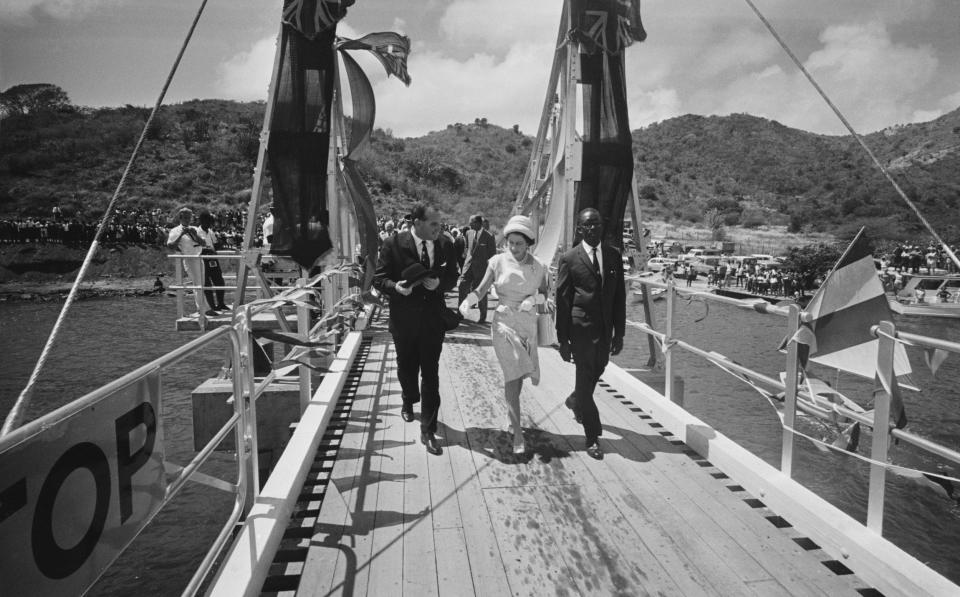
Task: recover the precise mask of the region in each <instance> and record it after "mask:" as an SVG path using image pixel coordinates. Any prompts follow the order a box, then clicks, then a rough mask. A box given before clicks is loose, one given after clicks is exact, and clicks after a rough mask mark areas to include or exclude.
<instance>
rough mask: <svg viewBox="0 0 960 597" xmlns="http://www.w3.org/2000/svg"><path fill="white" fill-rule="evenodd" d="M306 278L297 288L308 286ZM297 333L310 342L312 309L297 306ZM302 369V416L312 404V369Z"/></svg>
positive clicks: (301, 280) (298, 282)
mask: <svg viewBox="0 0 960 597" xmlns="http://www.w3.org/2000/svg"><path fill="white" fill-rule="evenodd" d="M306 283H307V280H306V279H305V278H298V279H297V288H303V287H305V286H306ZM297 332H298V333H299V336H300V339H301V340H305V341H306V340H310V309H309V308H307V307H305V306H300V305H298V306H297ZM299 369H300V414H303V411H305V410H306V409H307V405H308V404H310V393H311V392H310V368H309V367H304V366H303V365H301V366H300V367H299Z"/></svg>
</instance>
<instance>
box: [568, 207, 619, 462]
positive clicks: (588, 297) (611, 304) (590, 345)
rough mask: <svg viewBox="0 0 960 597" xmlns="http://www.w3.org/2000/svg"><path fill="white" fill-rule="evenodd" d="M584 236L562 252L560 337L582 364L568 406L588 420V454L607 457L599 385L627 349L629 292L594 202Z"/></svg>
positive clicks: (585, 215)
mask: <svg viewBox="0 0 960 597" xmlns="http://www.w3.org/2000/svg"><path fill="white" fill-rule="evenodd" d="M577 232H578V235H579V237H580V238H581V239H582V240H581V242H579V243H577V244H576V245H575V246H574V247H573V248H572V249H570V250H569V251H567V252H566V253H564V254H563V255H562V256H561V257H560V263H559V265H558V268H557V340H558V341H559V342H560V356H561V358H563V360H564V361H567V362H569V361H570V358H571V357H573V361H574V364H575V365H576V368H577V373H576V382H575V383H576V385H575V388H574V391H573V393H572V394H570V396H569V397H568V398H567V402H566V404H567V407H568V408H570V409H571V410H572V411H573V414H574V416H575V417H576V419H577V421H578V422H580V423H582V424H583V433H584V436H585V438H586V448H587V454H589V455H590V456H591V457H593V458H596V459H598V460H599V459H600V458H603V451H602V450H601V449H600V444H599V443H598V439H599V438H600V434H601V433H602V432H603V427H602V426H601V423H600V413H599V412H598V411H597V405H596V403H595V402H594V400H593V390H594V388H595V387H596V385H597V382H598V381H599V380H600V376H601V375H603V370H604V368H605V367H606V366H607V363H608V362H609V361H610V355H617V354H620V351H621V350H623V334H624V330H625V328H626V291H625V287H624V280H623V261H622V259H621V257H620V252H619V251H617V250H616V249H614V248H613V247H608V246H606V245H603V244H601V242H600V241H601V239H602V238H603V223H602V221H601V219H600V212H598V211H597V210H596V209H593V208H592V207H588V208H587V209H584V210H583V211H581V212H580V215H579V216H577Z"/></svg>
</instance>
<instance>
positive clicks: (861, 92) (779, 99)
mask: <svg viewBox="0 0 960 597" xmlns="http://www.w3.org/2000/svg"><path fill="white" fill-rule="evenodd" d="M726 39H727V43H726V44H723V43H721V45H720V46H719V47H717V48H716V52H715V53H722V54H728V53H729V54H730V55H731V56H738V55H740V56H744V55H745V54H744V53H742V52H740V53H738V48H740V49H744V48H746V47H747V46H749V45H750V44H755V45H754V50H755V52H756V56H758V57H762V58H763V60H759V59H756V60H752V63H750V64H747V63H746V62H747V61H746V60H745V59H743V60H742V62H741V63H739V64H733V63H732V62H729V63H727V64H726V65H724V64H723V63H718V61H717V60H716V59H715V58H713V55H714V54H715V53H714V52H707V51H706V50H705V49H704V50H703V51H704V55H703V56H702V57H701V59H700V60H699V61H695V60H692V59H691V58H692V56H687V57H686V58H685V59H681V61H680V62H679V63H677V62H674V63H673V65H672V66H673V67H674V68H677V67H680V71H679V72H680V73H682V74H681V75H679V76H678V75H675V74H672V73H668V74H667V75H665V76H664V77H663V79H662V80H661V81H658V83H659V85H660V86H661V87H665V88H671V87H675V88H677V89H678V92H679V93H680V94H681V97H682V104H683V105H682V108H683V110H684V111H686V112H694V113H700V114H730V113H737V112H746V113H750V114H754V115H758V116H764V117H767V118H772V119H775V120H778V121H780V122H782V123H783V124H785V125H787V126H792V127H796V128H801V129H804V130H808V131H813V132H819V133H828V134H845V133H846V129H845V128H844V127H843V125H842V124H841V123H840V121H839V119H838V118H837V117H836V116H835V115H834V114H833V113H832V111H831V110H830V109H829V108H828V107H827V106H826V104H825V103H824V101H823V100H822V99H821V98H820V97H819V96H818V95H817V93H816V91H815V90H814V88H813V87H812V86H811V85H810V84H809V82H808V81H807V80H806V78H805V77H804V76H803V74H802V73H800V72H799V71H798V70H797V69H796V67H794V66H793V65H792V64H790V63H788V62H785V61H784V59H783V56H782V55H780V54H779V50H778V49H777V48H775V47H772V46H770V45H769V43H767V44H766V45H764V44H763V43H762V42H761V39H760V38H758V37H756V36H754V35H752V34H749V33H748V34H742V35H736V34H733V35H729V36H727V38H726ZM751 40H753V41H751ZM819 42H820V46H819V48H818V49H816V50H815V51H813V52H811V53H810V54H809V56H807V58H806V60H805V61H804V66H805V67H806V68H807V70H808V71H809V72H810V73H811V75H812V76H813V77H814V79H815V80H816V81H817V82H818V84H819V85H820V86H821V87H822V88H823V89H824V90H825V92H826V93H827V94H828V95H829V96H830V98H831V100H832V101H833V102H834V103H835V104H836V105H837V106H838V107H839V109H840V110H841V111H842V112H844V114H845V116H846V117H847V118H848V120H849V121H850V122H851V123H852V125H853V126H854V128H855V130H857V131H858V132H870V131H874V130H879V129H881V128H884V127H885V126H887V125H889V124H890V123H896V122H915V121H916V120H915V119H916V117H917V116H916V114H915V113H916V106H917V105H918V104H919V103H925V102H922V101H921V96H922V94H923V91H922V90H923V88H924V86H925V85H926V84H927V83H929V82H930V81H931V79H932V78H933V77H934V75H935V73H936V72H937V67H938V60H937V57H936V54H935V52H934V51H933V49H932V48H930V47H928V46H923V45H919V46H912V47H911V46H907V45H903V44H896V43H893V42H892V41H891V38H890V35H889V32H888V31H887V28H886V27H885V26H884V25H883V24H882V23H879V22H871V23H866V24H849V25H834V26H830V27H827V28H826V29H824V30H823V32H822V34H821V35H820V37H819ZM731 48H732V50H731ZM771 48H772V49H771ZM781 64H783V66H781ZM684 80H692V81H695V82H697V84H696V85H687V84H684ZM634 109H635V110H637V111H641V108H640V107H639V106H638V107H636V108H634Z"/></svg>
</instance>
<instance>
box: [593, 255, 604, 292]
mask: <svg viewBox="0 0 960 597" xmlns="http://www.w3.org/2000/svg"><path fill="white" fill-rule="evenodd" d="M593 271H595V272H597V277H598V278H600V282H601V283H602V282H603V275H602V274H601V273H600V262H599V261H597V248H596V247H594V248H593Z"/></svg>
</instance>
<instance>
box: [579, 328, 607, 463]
mask: <svg viewBox="0 0 960 597" xmlns="http://www.w3.org/2000/svg"><path fill="white" fill-rule="evenodd" d="M570 348H571V349H572V353H573V362H574V364H575V365H576V367H577V375H576V385H575V388H574V392H573V393H574V395H575V396H576V398H575V403H576V408H575V409H574V410H577V411H579V412H580V416H581V418H582V420H583V435H584V437H585V438H586V440H587V444H590V443H592V442H593V441H594V440H596V439H597V438H598V437H600V435H601V434H602V433H603V427H602V425H601V424H600V412H599V411H598V410H597V403H596V402H594V400H593V391H594V389H595V388H596V387H597V382H598V381H600V376H601V375H603V370H604V369H605V368H606V366H607V363H609V362H610V340H609V339H607V340H603V339H597V340H594V341H591V340H590V339H588V338H579V339H577V338H575V339H572V340H571V342H570Z"/></svg>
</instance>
